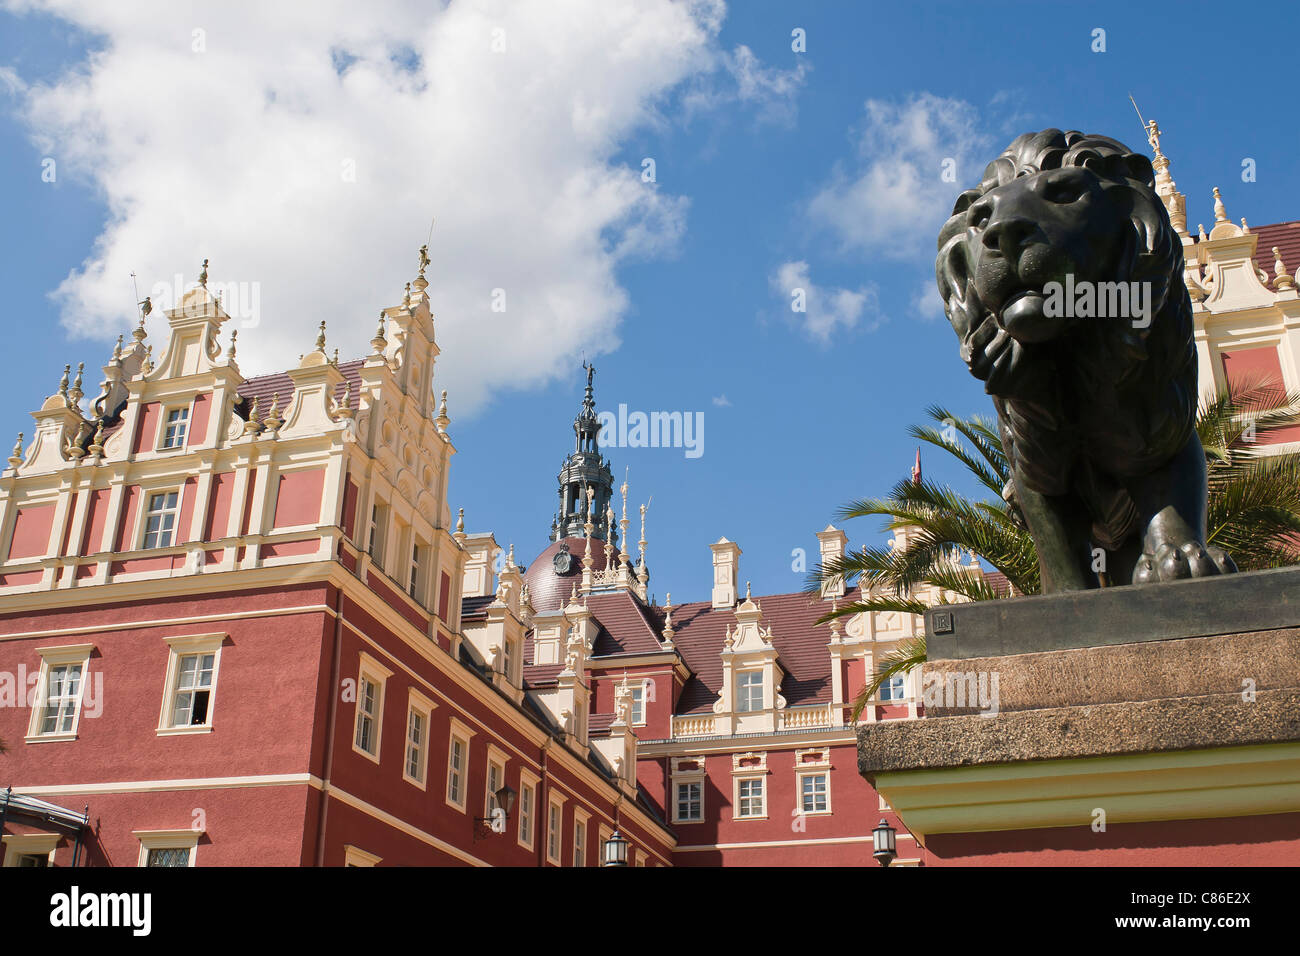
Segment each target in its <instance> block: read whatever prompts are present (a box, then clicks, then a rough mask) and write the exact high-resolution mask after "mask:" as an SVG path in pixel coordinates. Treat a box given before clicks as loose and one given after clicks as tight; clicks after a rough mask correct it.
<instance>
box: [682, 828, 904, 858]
mask: <svg viewBox="0 0 1300 956" xmlns="http://www.w3.org/2000/svg"><path fill="white" fill-rule="evenodd" d="M898 839H899V840H911V839H915V838H914V837H913V836H912V835H911V834H910V833H899V834H898ZM871 842H872V838H871V836H869V835H868V836H859V837H824V838H819V839H816V840H757V841H755V842H753V843H691V844H683V845H681V846H679V847H677V849H676V850H674V851H673V852H675V853H703V852H705V851H708V850H764V849H769V848H772V847H782V846H834V845H838V844H843V843H871Z"/></svg>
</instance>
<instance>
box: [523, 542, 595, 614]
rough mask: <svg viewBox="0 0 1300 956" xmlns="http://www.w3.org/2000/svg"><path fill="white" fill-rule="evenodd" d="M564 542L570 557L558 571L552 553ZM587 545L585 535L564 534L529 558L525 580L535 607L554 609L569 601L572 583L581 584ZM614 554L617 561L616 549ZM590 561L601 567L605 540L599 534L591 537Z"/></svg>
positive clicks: (541, 609) (545, 609)
mask: <svg viewBox="0 0 1300 956" xmlns="http://www.w3.org/2000/svg"><path fill="white" fill-rule="evenodd" d="M565 545H567V546H568V551H569V554H570V555H572V558H571V559H570V561H569V570H568V572H567V573H565V574H559V573H558V572H556V570H555V556H556V555H557V554H559V553H560V551H561V550H562V549H563V548H564V546H565ZM586 547H587V539H586V538H564V539H562V540H560V541H553V542H551V545H550V547H548V548H547V549H546V550H545V551H543V552H542V553H541V554H539V555H538V556H537V557H535V558H534V559H533V560H532V563H531V564H529V565H528V571H527V572H526V573H525V574H524V583H525V584H527V585H528V595H529V598H530V600H531V601H532V605H533V610H534V611H554V610H555V609H556V608H558V607H561V606H563V605H564V604H566V603H568V600H569V595H570V594H572V593H573V588H574V585H579V586H580V585H581V584H582V556H583V553H584V551H585V550H586ZM613 558H614V560H615V561H618V552H617V551H615V552H614V553H613ZM591 561H592V564H591V567H592V570H595V571H603V570H604V568H605V542H604V541H601V540H600V539H599V538H592V539H591Z"/></svg>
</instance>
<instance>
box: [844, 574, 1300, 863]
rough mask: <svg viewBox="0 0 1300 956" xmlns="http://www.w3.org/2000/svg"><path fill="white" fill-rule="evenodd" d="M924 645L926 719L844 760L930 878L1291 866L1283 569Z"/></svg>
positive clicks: (959, 628) (1121, 593) (1073, 596)
mask: <svg viewBox="0 0 1300 956" xmlns="http://www.w3.org/2000/svg"><path fill="white" fill-rule="evenodd" d="M926 631H927V635H928V636H927V646H928V649H929V656H930V660H929V661H928V662H927V663H926V664H925V665H924V667H923V670H922V677H921V686H922V693H923V697H924V699H925V716H924V717H923V718H922V719H920V720H908V721H885V722H881V723H877V724H871V725H867V726H863V727H861V728H860V729H859V731H858V753H859V769H860V771H861V772H862V774H863V775H864V776H865V777H866V778H867V779H868V780H870V781H871V782H872V784H873V786H875V787H876V788H877V789H878V790H879V791H880V792H881V794H882V795H883V796H884V798H885V799H886V800H887V801H888V802H889V804H890V805H891V806H892V807H893V808H894V810H895V811H896V812H897V813H898V814H899V816H900V818H901V819H902V821H903V823H904V825H905V826H907V828H908V829H909V830H910V831H911V832H912V833H913V834H914V835H916V836H917V838H918V840H919V841H920V842H921V843H922V844H923V845H925V846H926V847H927V849H928V850H929V851H930V861H929V862H931V863H932V864H933V863H940V862H968V863H988V862H1020V863H1028V862H1036V861H1038V862H1041V861H1042V860H1043V859H1044V858H1045V857H1050V858H1052V861H1053V862H1058V863H1061V862H1070V863H1073V864H1086V863H1109V862H1123V863H1194V862H1204V863H1223V862H1226V861H1227V860H1226V858H1225V854H1226V855H1228V856H1230V855H1231V853H1232V852H1234V848H1236V849H1239V848H1240V847H1243V846H1250V847H1252V848H1253V850H1252V858H1251V859H1250V860H1243V862H1256V863H1258V862H1269V861H1272V862H1291V863H1295V862H1300V812H1297V811H1300V568H1293V569H1282V570H1276V571H1264V572H1254V573H1246V574H1238V575H1230V576H1225V577H1222V578H1212V579H1205V580H1200V581H1188V582H1178V583H1174V584H1159V585H1147V586H1142V587H1126V588H1114V589H1107V590H1101V591H1088V592H1076V593H1070V594H1061V595H1050V596H1043V597H1031V598H1020V599H1011V600H1005V601H991V602H987V603H982V604H967V605H955V606H951V607H942V608H935V609H932V610H930V611H929V612H927V614H926ZM1103 826H1104V829H1101V828H1100V827H1103Z"/></svg>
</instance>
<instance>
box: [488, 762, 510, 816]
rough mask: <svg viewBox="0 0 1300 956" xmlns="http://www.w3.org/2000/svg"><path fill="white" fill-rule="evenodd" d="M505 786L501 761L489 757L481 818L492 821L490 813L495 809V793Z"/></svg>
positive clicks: (503, 766)
mask: <svg viewBox="0 0 1300 956" xmlns="http://www.w3.org/2000/svg"><path fill="white" fill-rule="evenodd" d="M505 785H506V768H505V765H504V764H502V763H501V761H500V760H499V759H498V758H496V757H494V756H492V755H490V754H489V756H488V766H487V790H486V793H485V794H484V798H483V816H484V817H485V818H487V819H488V820H491V819H492V812H493V811H494V810H496V809H497V807H498V806H499V804H498V803H497V791H498V790H500V789H501V788H502V787H504V786H505Z"/></svg>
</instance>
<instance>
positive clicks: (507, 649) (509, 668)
mask: <svg viewBox="0 0 1300 956" xmlns="http://www.w3.org/2000/svg"><path fill="white" fill-rule="evenodd" d="M501 654H502V661H501V668H502V672H503V673H504V674H505V677H506V680H508V681H509V682H510V683H512V684H514V683H515V682H516V681H515V660H516V659H517V658H518V656H519V642H518V641H516V640H515V639H514V638H513V637H507V638H506V639H505V641H504V642H503V644H502V651H501Z"/></svg>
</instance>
